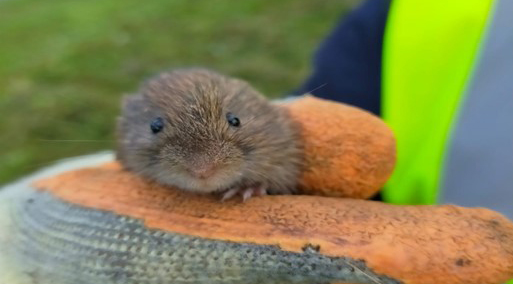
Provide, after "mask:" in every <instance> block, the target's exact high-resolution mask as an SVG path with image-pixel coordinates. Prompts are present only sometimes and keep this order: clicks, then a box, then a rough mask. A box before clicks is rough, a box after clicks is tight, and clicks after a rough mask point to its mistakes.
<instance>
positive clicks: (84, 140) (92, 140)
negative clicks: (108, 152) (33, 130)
mask: <svg viewBox="0 0 513 284" xmlns="http://www.w3.org/2000/svg"><path fill="white" fill-rule="evenodd" d="M37 140H38V141H42V142H79V143H89V142H95V143H103V142H114V141H115V140H94V139H42V138H40V139H37Z"/></svg>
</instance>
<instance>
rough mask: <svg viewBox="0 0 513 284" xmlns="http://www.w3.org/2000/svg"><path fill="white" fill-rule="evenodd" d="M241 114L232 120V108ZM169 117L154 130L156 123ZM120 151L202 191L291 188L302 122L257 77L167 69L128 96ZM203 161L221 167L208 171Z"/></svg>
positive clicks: (142, 167) (149, 174) (136, 167)
mask: <svg viewBox="0 0 513 284" xmlns="http://www.w3.org/2000/svg"><path fill="white" fill-rule="evenodd" d="M227 112H231V113H233V114H234V115H236V116H237V117H238V118H239V119H240V127H233V126H230V125H229V124H228V122H227V120H226V113H227ZM157 117H161V118H163V119H164V128H163V130H162V131H161V132H159V133H156V134H154V133H152V131H151V129H150V123H151V121H153V120H154V119H155V118H157ZM117 130H118V131H117V134H118V148H117V157H118V159H119V160H120V161H121V163H122V164H123V165H124V167H125V168H127V169H129V170H132V171H135V172H137V173H139V174H141V175H142V176H144V177H146V178H149V179H152V180H155V181H157V182H159V183H161V184H165V185H171V186H176V187H178V188H181V189H183V190H188V191H195V192H215V191H224V190H228V189H230V188H236V187H252V186H259V185H264V186H268V188H269V192H270V193H291V192H294V190H295V187H296V185H297V181H298V176H299V173H300V171H301V165H302V154H301V153H302V151H301V147H300V142H299V140H300V139H299V132H298V129H297V126H295V124H294V123H293V121H292V120H291V119H290V118H289V117H288V114H287V113H286V112H285V110H283V109H282V108H279V107H278V106H275V105H272V104H271V103H270V102H269V101H268V100H267V99H266V98H264V97H263V96H262V95H260V94H259V93H258V92H257V91H256V90H254V89H253V88H252V87H251V86H250V85H249V84H247V83H246V82H244V81H242V80H238V79H234V78H230V77H226V76H223V75H221V74H218V73H215V72H213V71H209V70H205V69H179V70H175V71H171V72H164V73H161V74H159V75H158V76H156V77H155V78H152V79H150V80H149V81H148V82H146V83H145V84H144V85H143V86H142V88H141V90H140V93H139V94H137V95H133V96H129V97H127V98H125V101H124V106H123V111H122V116H121V117H120V118H119V120H118V129H117ZM195 167H206V168H213V169H214V174H213V175H212V176H210V177H208V178H206V179H198V178H196V177H194V176H192V175H190V174H189V173H190V169H191V168H195Z"/></svg>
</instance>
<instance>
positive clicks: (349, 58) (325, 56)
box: [295, 0, 390, 115]
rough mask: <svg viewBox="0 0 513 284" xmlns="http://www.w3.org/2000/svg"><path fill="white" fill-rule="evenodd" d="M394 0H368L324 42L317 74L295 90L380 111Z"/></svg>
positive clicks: (317, 62)
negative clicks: (384, 54)
mask: <svg viewBox="0 0 513 284" xmlns="http://www.w3.org/2000/svg"><path fill="white" fill-rule="evenodd" d="M389 6H390V0H367V1H365V2H363V3H362V4H361V5H360V6H359V7H358V8H356V9H355V10H354V11H353V12H351V13H350V14H349V15H347V16H345V17H344V18H343V19H342V20H341V21H340V22H339V23H338V25H337V26H336V27H335V29H334V30H333V31H332V33H331V34H330V35H329V36H328V37H327V38H326V39H325V40H324V42H323V43H322V44H321V46H320V47H319V49H318V50H317V53H316V55H315V59H314V66H313V74H312V75H311V76H310V78H309V79H308V80H307V81H306V82H305V83H304V84H303V85H302V86H301V87H300V88H299V89H298V90H296V92H295V94H296V95H299V94H303V93H312V94H313V95H315V96H317V97H320V98H325V99H330V100H335V101H339V102H344V103H348V104H351V105H355V106H358V107H361V108H363V109H366V110H369V111H371V112H373V113H374V114H377V115H379V114H380V102H381V100H380V94H381V91H380V88H381V53H382V42H383V34H384V29H385V23H386V19H387V14H388V8H389Z"/></svg>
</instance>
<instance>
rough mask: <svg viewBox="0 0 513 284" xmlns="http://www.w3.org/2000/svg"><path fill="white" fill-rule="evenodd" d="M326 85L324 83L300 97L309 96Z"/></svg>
mask: <svg viewBox="0 0 513 284" xmlns="http://www.w3.org/2000/svg"><path fill="white" fill-rule="evenodd" d="M326 85H328V83H324V84H321V85H320V86H319V87H316V88H314V89H313V90H310V91H307V92H304V93H303V94H302V95H306V94H310V93H312V92H315V91H317V90H319V89H320V88H323V87H324V86H326Z"/></svg>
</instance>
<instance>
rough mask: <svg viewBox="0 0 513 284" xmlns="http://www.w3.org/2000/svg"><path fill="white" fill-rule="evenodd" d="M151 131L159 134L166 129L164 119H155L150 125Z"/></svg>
mask: <svg viewBox="0 0 513 284" xmlns="http://www.w3.org/2000/svg"><path fill="white" fill-rule="evenodd" d="M150 128H151V131H152V132H153V133H159V132H160V131H161V130H162V128H164V120H163V119H162V117H157V118H155V119H154V120H153V121H152V122H151V124H150Z"/></svg>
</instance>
